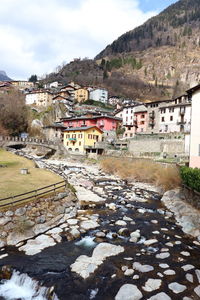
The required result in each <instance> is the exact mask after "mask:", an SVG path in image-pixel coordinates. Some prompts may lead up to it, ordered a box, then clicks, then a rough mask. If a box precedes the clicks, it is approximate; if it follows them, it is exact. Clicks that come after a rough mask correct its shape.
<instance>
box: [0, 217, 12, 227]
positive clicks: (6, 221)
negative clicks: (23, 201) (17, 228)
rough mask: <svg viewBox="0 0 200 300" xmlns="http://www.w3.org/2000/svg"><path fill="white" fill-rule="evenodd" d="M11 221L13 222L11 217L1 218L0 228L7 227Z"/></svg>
mask: <svg viewBox="0 0 200 300" xmlns="http://www.w3.org/2000/svg"><path fill="white" fill-rule="evenodd" d="M11 220H12V218H10V217H1V218H0V226H4V225H6V224H7V223H8V222H10V221H11Z"/></svg>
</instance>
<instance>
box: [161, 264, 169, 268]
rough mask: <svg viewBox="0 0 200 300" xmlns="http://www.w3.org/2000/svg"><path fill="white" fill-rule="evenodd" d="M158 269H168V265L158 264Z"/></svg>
mask: <svg viewBox="0 0 200 300" xmlns="http://www.w3.org/2000/svg"><path fill="white" fill-rule="evenodd" d="M159 267H160V268H162V269H167V268H169V265H168V264H159Z"/></svg>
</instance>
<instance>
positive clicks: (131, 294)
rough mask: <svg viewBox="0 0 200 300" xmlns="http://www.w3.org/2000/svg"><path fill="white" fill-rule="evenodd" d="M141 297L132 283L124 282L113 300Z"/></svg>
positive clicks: (137, 298)
mask: <svg viewBox="0 0 200 300" xmlns="http://www.w3.org/2000/svg"><path fill="white" fill-rule="evenodd" d="M142 297H143V295H142V293H141V292H140V290H139V289H138V288H137V286H136V285H134V284H124V285H123V286H122V287H121V288H120V289H119V291H118V293H117V295H116V296H115V300H139V299H141V298H142Z"/></svg>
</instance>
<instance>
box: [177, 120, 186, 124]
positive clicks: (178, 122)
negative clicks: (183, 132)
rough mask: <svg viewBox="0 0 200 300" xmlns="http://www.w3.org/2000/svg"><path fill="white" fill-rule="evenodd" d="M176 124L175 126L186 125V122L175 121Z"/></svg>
mask: <svg viewBox="0 0 200 300" xmlns="http://www.w3.org/2000/svg"><path fill="white" fill-rule="evenodd" d="M176 124H177V125H185V124H186V121H184V120H181V121H177V123H176Z"/></svg>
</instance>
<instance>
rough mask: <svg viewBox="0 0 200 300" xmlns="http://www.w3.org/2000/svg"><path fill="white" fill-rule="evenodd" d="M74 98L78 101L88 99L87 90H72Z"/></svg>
mask: <svg viewBox="0 0 200 300" xmlns="http://www.w3.org/2000/svg"><path fill="white" fill-rule="evenodd" d="M74 98H75V100H76V101H78V102H85V101H87V100H88V99H89V92H88V90H87V89H84V88H82V89H78V90H76V91H75V92H74Z"/></svg>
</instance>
